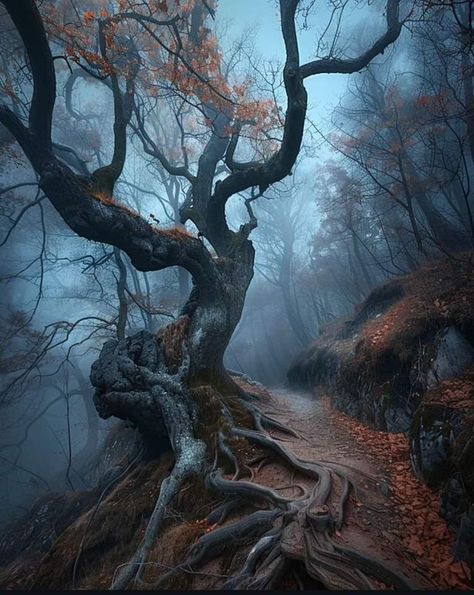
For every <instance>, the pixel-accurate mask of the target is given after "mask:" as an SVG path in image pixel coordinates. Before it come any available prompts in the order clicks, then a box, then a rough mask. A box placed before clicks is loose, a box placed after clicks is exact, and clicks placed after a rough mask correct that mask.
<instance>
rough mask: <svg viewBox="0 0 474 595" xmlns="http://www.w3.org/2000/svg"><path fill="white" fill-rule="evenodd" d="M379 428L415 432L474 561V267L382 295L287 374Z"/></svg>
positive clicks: (425, 474)
mask: <svg viewBox="0 0 474 595" xmlns="http://www.w3.org/2000/svg"><path fill="white" fill-rule="evenodd" d="M288 378H289V380H290V383H292V384H293V385H295V384H296V385H298V384H299V385H305V386H309V387H313V386H315V385H324V387H325V388H326V389H327V388H329V389H330V393H331V395H332V400H333V404H334V405H335V406H336V407H337V408H339V409H341V410H342V411H344V412H345V413H347V414H349V415H351V416H352V417H355V418H357V419H359V420H361V421H363V422H364V423H366V424H368V425H370V426H371V427H374V428H376V429H378V430H384V431H389V432H407V433H408V434H409V437H410V446H411V460H412V466H413V469H414V471H415V473H416V474H417V475H418V476H419V477H420V478H422V479H423V480H424V481H425V482H426V483H427V484H428V485H430V486H431V487H432V488H434V489H436V490H439V492H440V495H441V502H442V512H443V515H444V516H445V518H446V519H447V521H448V523H449V524H450V525H451V526H452V527H453V528H454V529H455V530H456V532H457V535H458V540H457V543H456V555H457V556H458V557H459V558H460V559H463V560H468V561H470V562H471V564H472V563H474V547H473V544H474V506H473V505H474V267H473V265H472V264H471V263H470V262H469V259H467V260H466V261H465V262H462V261H461V262H456V263H453V262H438V263H434V264H431V265H430V266H427V267H425V268H423V269H420V270H419V271H417V272H416V273H413V274H411V275H408V276H406V277H402V278H400V279H396V280H393V281H391V282H389V283H387V284H385V285H384V286H382V287H380V288H377V289H376V290H375V291H373V292H372V293H371V295H370V296H369V297H368V298H367V300H366V301H365V302H364V303H363V304H362V305H361V306H360V307H359V308H358V309H357V311H356V312H355V313H354V316H353V317H351V318H350V319H348V320H345V321H342V322H338V323H337V324H335V325H333V326H332V327H329V328H327V329H325V330H324V331H323V333H322V334H321V336H320V337H319V339H318V340H317V341H316V342H315V343H314V344H313V345H311V346H310V347H309V348H308V349H306V350H305V351H304V352H303V353H302V354H300V355H299V356H298V358H297V359H296V361H295V362H294V363H293V364H292V366H291V367H290V370H289V371H288Z"/></svg>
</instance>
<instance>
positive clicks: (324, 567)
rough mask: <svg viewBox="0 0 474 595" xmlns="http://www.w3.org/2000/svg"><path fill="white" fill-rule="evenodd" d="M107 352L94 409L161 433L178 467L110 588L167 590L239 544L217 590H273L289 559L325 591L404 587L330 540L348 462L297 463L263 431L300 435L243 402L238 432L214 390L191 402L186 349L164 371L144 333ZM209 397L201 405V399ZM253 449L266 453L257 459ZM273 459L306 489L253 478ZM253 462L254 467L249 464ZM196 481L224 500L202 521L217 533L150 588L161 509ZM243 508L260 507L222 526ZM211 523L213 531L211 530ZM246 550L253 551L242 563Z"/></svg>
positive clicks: (230, 407)
mask: <svg viewBox="0 0 474 595" xmlns="http://www.w3.org/2000/svg"><path fill="white" fill-rule="evenodd" d="M105 351H106V355H107V358H106V361H105V364H106V365H105V366H104V361H102V368H101V367H100V365H97V366H96V369H95V376H94V380H95V384H96V386H98V387H99V390H98V393H96V400H97V401H99V405H98V408H99V410H100V411H101V412H102V414H104V412H105V413H106V414H109V415H111V414H113V415H119V416H120V417H125V418H128V419H131V420H132V421H134V422H135V423H136V424H137V425H138V426H139V427H141V428H142V430H144V431H147V432H150V431H151V430H152V429H153V428H155V431H156V433H157V434H158V433H160V432H161V431H162V428H164V429H165V430H166V433H167V434H168V436H169V439H170V442H171V445H172V448H173V451H174V454H175V465H174V468H173V470H172V472H171V474H170V475H169V477H167V478H166V479H165V480H164V481H163V482H162V484H161V487H160V490H159V494H158V497H157V500H156V504H155V507H154V510H153V512H152V514H151V517H150V519H149V522H148V525H147V527H146V530H145V534H144V537H143V540H142V542H141V544H140V546H139V547H138V549H137V551H136V552H135V553H134V555H133V556H132V558H131V559H130V561H129V562H128V563H125V564H123V565H120V566H121V567H120V570H119V571H118V572H117V576H116V578H115V579H114V580H113V583H112V585H111V588H112V589H123V588H126V587H128V586H133V585H135V586H138V587H140V586H146V587H153V588H157V587H159V586H163V585H166V584H167V582H169V581H170V580H171V579H172V578H173V577H176V576H177V575H179V574H180V573H181V572H183V573H187V574H189V573H195V572H197V569H198V567H200V566H202V565H204V564H206V563H208V562H209V561H210V560H213V559H214V558H216V557H217V556H219V555H221V554H222V553H223V552H224V551H225V550H226V548H228V547H229V548H230V549H231V550H232V551H234V552H235V551H236V545H237V546H241V547H240V549H239V552H240V553H238V556H237V558H235V560H234V562H237V560H240V567H239V568H237V569H235V568H234V570H233V571H232V572H233V575H232V576H230V577H229V578H228V580H227V581H226V582H225V584H224V585H223V587H224V588H226V589H266V588H271V587H272V586H278V581H280V580H281V577H282V574H283V573H284V572H285V569H286V568H289V567H290V565H291V564H292V561H295V560H300V561H301V562H302V564H303V565H304V568H305V570H306V572H307V574H308V575H309V577H311V578H312V579H314V580H315V581H318V583H322V584H323V585H325V586H326V587H328V588H331V589H334V588H343V589H367V588H370V589H373V588H375V586H376V585H375V582H374V580H373V579H374V578H375V579H378V580H380V581H383V582H384V583H386V584H387V585H393V586H396V587H402V588H410V585H409V584H408V581H407V580H406V579H405V577H403V576H400V575H399V574H397V573H396V572H394V571H393V570H391V569H389V568H386V567H385V566H384V565H382V564H381V563H380V562H379V561H377V560H375V559H373V558H371V557H368V556H367V555H365V554H362V553H360V552H356V551H354V550H351V549H349V548H347V547H343V546H342V545H341V544H339V543H337V541H335V540H334V539H333V534H334V533H335V531H336V530H341V529H342V528H343V525H344V518H345V509H346V506H347V503H348V500H349V496H350V493H351V489H352V488H353V485H352V482H351V480H350V479H349V477H348V476H347V474H346V472H345V470H344V466H342V465H339V464H331V463H327V464H326V463H323V462H320V461H319V462H316V461H308V460H304V459H300V458H298V457H297V456H296V455H295V454H294V453H293V452H292V451H291V450H290V449H289V448H287V447H286V446H285V445H284V444H282V442H281V439H276V438H274V437H272V436H271V435H270V434H269V432H268V429H275V430H277V431H278V432H282V433H284V434H287V435H288V436H292V437H297V438H300V435H299V434H298V433H297V432H295V431H294V430H293V429H292V428H290V427H288V426H287V425H285V424H284V423H282V422H279V421H277V420H275V419H273V418H271V417H270V416H268V415H267V414H264V413H262V412H261V411H259V409H258V408H257V405H256V404H255V403H254V402H251V401H250V400H247V401H242V400H241V401H240V402H241V407H242V410H243V411H246V412H247V413H246V414H245V415H246V416H247V418H246V417H245V415H244V416H243V417H242V415H240V414H239V420H240V423H242V420H243V419H249V420H250V422H251V424H252V425H253V428H250V427H242V426H238V425H237V424H236V422H235V421H234V420H235V417H234V413H233V412H234V411H235V406H236V405H235V403H234V402H231V401H229V400H226V397H224V396H223V395H220V394H219V393H217V392H216V391H213V389H209V391H208V393H206V392H205V391H204V392H203V390H202V389H200V390H201V392H200V393H199V394H200V395H201V396H200V397H199V398H197V399H196V395H197V394H198V393H196V389H191V390H188V388H187V386H186V385H187V372H188V365H189V358H188V357H187V355H186V349H185V348H183V360H182V361H183V363H182V364H181V366H180V368H179V369H178V370H177V372H176V373H174V374H171V373H169V372H168V371H167V367H166V364H165V363H164V361H163V358H162V357H160V353H159V351H158V350H157V347H156V343H155V342H150V341H149V340H148V337H143V338H142V339H141V342H139V347H137V342H136V340H135V341H134V338H132V340H128V343H127V340H124V341H121V342H119V343H117V344H116V345H115V347H114V349H113V354H111V351H112V350H111V348H110V346H109V347H108V348H106V349H105ZM99 361H100V360H99ZM110 371H111V372H113V375H112V377H111V376H110V374H109V372H110ZM111 389H112V390H111ZM193 391H194V392H193ZM206 395H208V396H207V399H208V400H207V403H205V402H204V401H202V399H203V398H204V397H206ZM209 399H210V401H209ZM203 408H204V409H203ZM206 408H207V409H206ZM203 411H207V415H212V416H213V417H214V419H212V420H209V423H208V424H207V427H208V428H212V432H213V435H208V436H206V438H205V439H203V427H206V420H205V419H202V416H203ZM247 414H248V415H247ZM246 423H247V422H246V421H245V424H246ZM252 444H254V445H257V446H258V447H259V448H261V449H262V451H263V452H261V453H259V454H258V455H257V456H255V451H254V450H253V452H252V447H251V445H252ZM239 445H240V446H239ZM242 445H247V446H246V447H242ZM236 448H237V450H236ZM242 448H243V449H242ZM271 456H273V457H275V456H276V457H277V458H278V459H280V460H282V461H283V462H284V463H285V465H286V466H287V467H288V468H289V469H290V471H292V472H293V474H292V476H294V475H295V474H296V473H298V474H300V475H302V476H304V477H305V478H306V480H305V481H306V482H308V481H311V482H312V484H313V485H312V486H310V487H306V483H305V485H303V483H302V482H300V481H298V480H294V479H293V477H292V478H291V480H290V482H289V483H287V484H284V485H282V486H277V487H274V488H272V487H269V486H266V485H262V484H260V483H257V482H255V481H254V479H255V476H258V474H259V471H260V469H261V466H262V465H263V464H265V463H266V461H267V460H269V459H270V457H271ZM228 464H230V465H231V466H232V468H233V471H232V472H230V474H229V473H228V472H224V471H223V465H224V466H226V465H228ZM255 464H258V468H257V471H255V470H254V469H253V468H252V465H255ZM244 469H246V470H248V471H249V475H250V479H242V478H241V476H242V473H243V471H244ZM192 477H196V478H201V479H204V483H205V485H206V486H207V489H208V490H209V491H210V492H212V495H213V497H216V498H221V502H220V503H219V504H218V505H217V506H216V508H215V509H214V510H213V511H212V512H211V513H209V515H208V522H209V523H210V524H211V525H212V527H213V530H211V531H210V532H208V533H206V534H204V535H203V536H202V537H200V538H199V539H198V541H197V542H196V543H195V544H194V545H192V547H191V548H190V550H189V551H188V553H187V556H186V559H185V560H184V561H183V562H182V563H180V564H178V565H177V566H176V567H175V568H173V569H172V570H170V571H168V572H166V573H165V574H163V575H162V576H161V577H160V578H159V580H158V581H156V580H155V582H154V583H150V582H147V581H146V579H145V578H144V577H145V573H146V569H147V567H148V565H149V562H148V557H149V554H150V552H151V550H152V549H153V547H154V545H155V543H156V540H157V536H158V533H159V532H160V529H161V528H162V527H163V523H164V520H165V517H166V512H167V509H168V508H169V507H170V504H171V503H172V501H173V500H174V499H175V498H176V496H177V495H178V492H179V491H180V489H181V488H182V486H183V484H184V482H186V481H188V480H189V479H190V478H192ZM290 488H291V489H298V490H299V491H300V492H301V493H300V494H299V495H298V496H284V495H282V494H281V493H280V492H281V490H284V489H290ZM244 506H245V507H247V508H248V507H249V506H254V507H255V506H260V507H261V508H263V509H260V510H256V511H255V512H251V513H248V514H246V515H245V516H243V517H242V518H238V517H237V520H233V521H231V522H228V521H227V520H228V518H229V517H230V516H231V515H234V514H235V513H236V512H238V511H239V509H240V508H242V507H244ZM216 525H219V526H218V527H217V528H214V526H216ZM252 541H253V542H254V543H253V545H252ZM244 547H248V548H249V550H248V553H247V555H246V556H245V557H244V558H243V559H242V555H243V551H245V550H243V551H242V548H244ZM242 560H243V561H242ZM234 562H233V563H234Z"/></svg>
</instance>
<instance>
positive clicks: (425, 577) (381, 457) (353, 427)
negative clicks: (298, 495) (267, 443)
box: [255, 390, 472, 590]
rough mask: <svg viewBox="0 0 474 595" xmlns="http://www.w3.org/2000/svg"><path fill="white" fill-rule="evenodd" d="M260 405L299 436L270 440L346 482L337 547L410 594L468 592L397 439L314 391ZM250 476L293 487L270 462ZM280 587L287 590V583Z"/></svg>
mask: <svg viewBox="0 0 474 595" xmlns="http://www.w3.org/2000/svg"><path fill="white" fill-rule="evenodd" d="M265 401H266V402H265V404H264V403H262V405H261V406H262V408H263V409H264V411H265V412H266V413H268V414H270V415H272V417H274V418H276V419H278V420H279V421H282V422H284V423H286V424H288V425H290V426H291V427H292V428H294V429H295V430H297V432H298V433H299V434H300V436H301V438H293V437H291V436H288V435H286V434H285V435H283V434H279V432H278V431H273V430H272V435H273V437H274V438H278V439H280V440H284V442H285V445H286V446H287V447H289V448H290V449H291V450H292V451H293V452H294V453H295V454H296V455H297V456H298V457H300V458H302V459H307V460H313V461H322V462H328V463H330V464H332V465H336V466H338V465H339V466H340V468H341V469H343V470H344V471H345V472H346V473H347V474H348V476H349V478H350V479H351V481H352V482H353V484H354V486H355V490H354V491H353V492H352V494H351V498H350V501H349V504H348V507H347V510H346V513H347V517H346V524H345V526H344V527H343V528H342V530H341V532H340V533H339V532H338V533H337V540H338V541H340V542H341V544H343V545H344V546H347V547H349V548H351V549H353V550H357V551H360V552H362V553H364V554H367V555H369V556H371V557H372V558H375V559H377V560H378V561H380V562H382V563H383V564H384V565H385V566H387V567H389V568H391V569H392V570H395V571H397V572H398V573H399V574H403V575H404V576H405V577H407V578H408V579H409V582H410V583H411V584H412V586H413V588H415V589H433V588H434V589H460V590H466V589H467V590H470V589H472V582H471V581H470V579H471V577H470V574H469V569H468V567H467V566H466V565H465V564H463V563H460V562H456V561H455V560H454V559H453V556H452V547H453V543H454V538H453V536H452V534H451V533H450V531H449V530H448V528H447V526H446V523H445V521H444V520H443V518H442V517H441V516H440V514H439V512H438V511H439V497H438V496H437V494H436V493H433V492H432V491H431V490H430V489H429V488H428V487H427V486H426V485H425V484H424V483H422V482H421V481H419V480H418V479H417V478H416V477H415V476H414V475H413V473H412V471H411V466H410V461H409V454H408V439H407V437H406V436H405V435H404V434H390V433H387V432H380V431H375V430H371V429H369V428H367V427H366V426H364V425H363V424H361V423H359V422H358V421H356V420H354V419H352V418H350V417H348V416H346V415H345V414H343V413H341V412H340V411H337V410H335V409H333V408H332V407H331V405H330V400H329V398H328V397H327V396H323V395H321V394H314V395H313V394H310V393H302V392H301V393H298V392H294V391H286V390H272V393H271V398H270V399H269V400H265ZM255 479H256V480H258V481H259V482H260V483H264V484H266V485H270V486H273V487H277V486H283V485H285V481H286V482H287V483H286V485H294V482H295V478H294V477H293V476H292V477H290V478H289V479H288V477H286V478H285V470H282V468H281V465H276V464H274V463H269V464H268V465H266V466H264V467H263V468H261V469H259V470H258V472H257V474H256V478H255ZM298 483H299V484H304V483H305V482H304V479H302V480H300V479H298ZM289 489H294V488H289ZM330 506H331V504H330ZM304 586H305V585H297V586H296V588H298V587H299V588H302V587H304ZM286 587H287V588H289V589H292V588H295V585H293V584H292V579H291V578H289V579H288V585H286ZM387 587H388V588H390V586H384V585H383V584H382V583H381V584H380V588H382V589H383V588H387Z"/></svg>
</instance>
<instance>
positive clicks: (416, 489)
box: [324, 398, 471, 590]
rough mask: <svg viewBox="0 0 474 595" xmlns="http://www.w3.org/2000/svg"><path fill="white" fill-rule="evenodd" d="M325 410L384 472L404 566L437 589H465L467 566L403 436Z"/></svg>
mask: <svg viewBox="0 0 474 595" xmlns="http://www.w3.org/2000/svg"><path fill="white" fill-rule="evenodd" d="M324 404H325V407H326V409H327V411H328V414H330V415H331V416H332V417H333V418H334V419H335V420H337V423H338V424H339V425H340V426H342V427H343V428H344V429H345V430H346V431H347V432H348V433H349V434H350V436H351V437H352V438H354V439H355V440H356V442H358V443H359V444H360V445H362V446H363V447H364V448H365V449H367V451H368V452H369V453H370V454H371V455H372V456H373V458H374V459H376V461H377V463H378V464H379V465H381V466H382V467H384V468H386V470H387V471H388V473H389V477H390V480H391V489H392V495H391V496H390V505H391V508H392V510H393V512H394V513H395V518H396V524H397V526H398V527H399V530H398V531H397V535H399V536H400V539H401V540H402V542H403V544H404V545H405V547H406V557H407V560H406V562H407V565H409V566H411V567H412V568H419V567H420V566H421V567H423V568H424V570H425V571H426V572H427V573H428V574H429V575H430V578H431V579H432V580H433V581H434V583H435V584H436V585H437V586H438V587H439V588H441V589H443V588H444V589H463V590H464V589H469V587H470V584H469V581H470V579H471V576H470V571H469V568H468V567H467V566H466V564H464V563H462V562H456V561H455V560H454V559H453V556H452V553H451V551H452V547H453V544H454V537H453V535H452V534H451V533H450V532H449V530H448V528H447V526H446V522H445V521H444V519H443V518H442V517H441V515H440V514H439V512H438V510H439V496H438V495H437V494H436V493H434V492H432V491H431V490H430V489H429V488H428V487H427V486H426V484H424V483H423V482H421V481H420V480H418V479H417V478H416V477H415V476H414V475H413V472H412V469H411V465H410V459H409V444H408V438H407V436H406V435H405V434H391V433H388V432H381V431H376V430H372V429H370V428H368V427H367V426H365V425H364V424H362V423H361V422H358V421H356V420H355V419H353V418H351V417H349V416H347V415H345V414H344V413H341V412H339V411H335V410H334V409H331V406H330V404H329V399H328V398H326V399H324Z"/></svg>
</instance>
